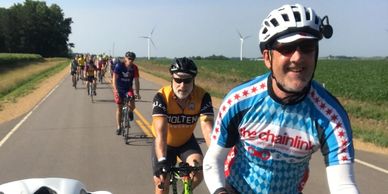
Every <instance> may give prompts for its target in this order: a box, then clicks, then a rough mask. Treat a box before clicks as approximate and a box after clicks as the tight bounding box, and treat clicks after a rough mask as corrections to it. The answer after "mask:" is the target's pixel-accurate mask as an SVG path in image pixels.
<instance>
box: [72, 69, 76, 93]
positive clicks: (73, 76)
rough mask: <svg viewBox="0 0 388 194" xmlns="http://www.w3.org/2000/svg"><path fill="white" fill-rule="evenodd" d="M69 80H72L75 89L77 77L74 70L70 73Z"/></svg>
mask: <svg viewBox="0 0 388 194" xmlns="http://www.w3.org/2000/svg"><path fill="white" fill-rule="evenodd" d="M71 80H72V81H73V87H74V88H75V89H77V77H76V72H72V73H71Z"/></svg>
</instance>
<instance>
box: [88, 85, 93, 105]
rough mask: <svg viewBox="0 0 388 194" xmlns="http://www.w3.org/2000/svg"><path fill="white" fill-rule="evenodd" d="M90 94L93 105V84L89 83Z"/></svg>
mask: <svg viewBox="0 0 388 194" xmlns="http://www.w3.org/2000/svg"><path fill="white" fill-rule="evenodd" d="M89 92H90V93H89V94H90V99H91V100H92V103H93V102H94V99H93V83H90V82H89Z"/></svg>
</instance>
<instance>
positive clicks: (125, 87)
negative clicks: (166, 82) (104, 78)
mask: <svg viewBox="0 0 388 194" xmlns="http://www.w3.org/2000/svg"><path fill="white" fill-rule="evenodd" d="M135 59H136V54H135V53H134V52H130V51H128V52H127V53H125V57H124V63H117V64H116V66H115V69H114V71H113V72H114V73H113V83H112V85H113V93H114V97H115V102H116V104H117V109H116V124H117V131H119V130H120V122H121V109H122V106H123V104H122V102H123V98H124V97H125V96H126V95H128V96H129V97H132V98H131V101H130V104H129V107H130V109H131V111H129V120H131V121H132V120H133V112H132V111H133V110H134V109H135V108H136V106H135V98H138V99H140V94H139V89H140V82H139V69H138V67H137V65H136V64H135V63H134V61H135ZM133 81H134V82H135V89H136V94H134V92H133V87H132V84H133Z"/></svg>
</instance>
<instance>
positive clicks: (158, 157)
mask: <svg viewBox="0 0 388 194" xmlns="http://www.w3.org/2000/svg"><path fill="white" fill-rule="evenodd" d="M332 33H333V29H332V27H331V26H330V24H329V20H328V17H327V16H325V17H320V16H318V15H317V14H316V13H315V11H314V10H313V9H311V8H308V7H304V6H303V5H300V4H295V5H284V6H282V7H280V8H277V9H274V10H273V11H272V12H271V13H270V14H269V15H268V17H267V18H265V19H264V20H263V22H262V25H261V29H260V31H259V41H260V45H259V47H260V51H261V53H262V54H263V61H264V65H265V66H266V67H267V68H268V70H269V71H268V72H267V73H266V74H263V75H261V76H258V77H255V78H253V79H252V80H249V81H247V82H245V83H242V84H240V85H239V86H237V87H235V88H233V89H232V90H231V91H230V92H229V93H228V94H227V95H226V96H225V98H224V100H223V102H222V104H221V106H220V107H219V109H218V113H217V114H216V116H214V112H213V106H212V100H211V96H210V94H209V93H208V92H207V91H206V90H205V89H203V88H201V87H200V86H198V85H196V83H195V79H196V77H197V73H198V69H197V66H196V64H195V62H194V61H193V60H191V59H189V58H185V57H183V58H176V59H174V60H173V62H172V63H171V65H170V67H169V69H166V71H169V72H170V75H171V77H170V81H171V82H170V84H169V85H167V86H163V87H162V88H161V89H160V90H159V91H158V92H157V93H156V94H155V96H154V99H153V106H152V133H153V135H154V141H153V144H152V145H153V148H152V150H151V166H152V169H153V180H154V186H155V193H160V194H161V193H168V192H169V188H168V184H163V183H166V182H167V181H168V180H169V177H168V174H167V173H166V172H168V170H169V168H170V167H171V166H174V165H175V164H176V162H177V157H178V158H180V159H181V160H182V161H183V162H187V163H188V164H189V165H191V166H194V165H197V164H198V163H199V165H203V171H201V172H199V173H195V174H192V180H193V185H192V186H193V188H195V187H196V186H198V185H199V184H200V183H201V181H202V180H203V179H204V180H205V183H206V185H207V187H208V189H209V191H210V193H212V194H213V193H214V194H250V193H287V194H288V193H291V194H295V193H302V191H303V187H304V184H305V183H306V181H307V179H308V176H309V161H310V159H311V156H312V154H313V153H314V152H316V151H317V150H319V149H320V150H321V152H322V155H323V157H324V162H325V164H326V174H327V177H328V184H329V189H330V192H331V193H335V194H337V193H349V194H357V193H359V190H358V188H357V185H356V183H355V178H354V172H353V163H354V158H355V156H354V148H353V142H352V131H351V126H350V121H349V118H348V116H347V113H346V111H345V109H344V108H343V107H342V105H341V104H340V103H339V101H338V100H337V99H336V98H335V97H333V96H332V95H331V94H330V93H329V92H328V91H327V90H326V89H325V88H324V87H322V86H321V85H320V84H319V83H318V82H316V81H315V80H313V78H314V73H315V69H316V65H317V59H318V51H319V41H320V40H321V39H323V38H327V39H328V38H330V37H331V36H332ZM135 59H136V55H135V53H133V52H130V51H128V52H126V53H125V55H124V57H122V60H118V58H112V57H108V56H104V55H99V56H93V55H76V56H75V57H74V59H73V60H72V62H71V75H72V76H73V80H77V79H82V80H86V81H88V84H94V87H95V84H96V78H97V77H98V76H101V75H102V76H103V75H104V73H105V72H106V70H107V67H109V69H110V72H111V76H112V88H113V97H114V99H115V103H116V104H117V111H116V121H117V123H116V124H117V128H119V127H120V125H119V124H120V119H121V115H120V112H121V111H120V109H121V107H122V106H123V104H122V102H123V98H124V97H125V96H133V97H137V98H140V94H139V88H140V83H139V70H138V67H137V65H136V64H134V60H135ZM133 83H135V84H133ZM131 99H132V100H131V101H130V102H129V103H130V105H129V106H130V109H131V110H134V109H135V98H131ZM130 117H131V118H130V120H132V119H133V115H130ZM197 123H200V126H201V129H202V135H203V137H204V139H205V141H206V145H207V146H208V150H207V152H206V153H205V154H203V153H202V151H201V149H200V147H199V145H198V142H197V141H196V138H195V136H194V129H195V126H196V124H197ZM161 185H162V186H161Z"/></svg>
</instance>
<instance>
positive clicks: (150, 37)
mask: <svg viewBox="0 0 388 194" xmlns="http://www.w3.org/2000/svg"><path fill="white" fill-rule="evenodd" d="M154 30H155V27H154V28H152V31H151V33H150V35H149V36H140V38H145V39H147V51H148V52H147V53H148V60H150V58H151V45H150V44H152V46H154V47H155V44H154V41H152V34H153V33H154ZM155 48H156V47H155Z"/></svg>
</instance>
